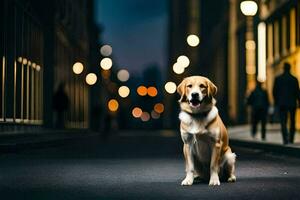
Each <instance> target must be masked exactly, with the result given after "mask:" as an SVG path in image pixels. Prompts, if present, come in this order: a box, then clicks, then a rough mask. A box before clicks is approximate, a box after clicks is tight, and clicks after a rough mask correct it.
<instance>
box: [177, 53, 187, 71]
mask: <svg viewBox="0 0 300 200" xmlns="http://www.w3.org/2000/svg"><path fill="white" fill-rule="evenodd" d="M177 63H179V64H180V65H181V66H182V67H184V68H187V67H188V66H189V65H190V59H189V58H188V57H187V56H185V55H181V56H179V57H178V58H177Z"/></svg>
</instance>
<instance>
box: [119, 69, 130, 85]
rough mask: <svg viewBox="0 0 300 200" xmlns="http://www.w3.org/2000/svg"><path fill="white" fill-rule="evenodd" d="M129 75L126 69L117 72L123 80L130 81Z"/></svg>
mask: <svg viewBox="0 0 300 200" xmlns="http://www.w3.org/2000/svg"><path fill="white" fill-rule="evenodd" d="M129 76H130V75H129V72H128V71H127V70H126V69H121V70H120V71H118V74H117V77H118V79H119V80H120V81H122V82H126V81H128V79H129Z"/></svg>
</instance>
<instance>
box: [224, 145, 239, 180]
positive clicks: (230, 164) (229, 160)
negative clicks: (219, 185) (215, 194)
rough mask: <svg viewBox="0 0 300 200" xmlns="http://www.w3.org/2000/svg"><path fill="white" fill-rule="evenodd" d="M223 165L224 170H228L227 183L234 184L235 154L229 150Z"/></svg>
mask: <svg viewBox="0 0 300 200" xmlns="http://www.w3.org/2000/svg"><path fill="white" fill-rule="evenodd" d="M224 158H225V165H227V166H226V168H227V169H226V170H228V179H227V181H228V182H235V181H236V176H235V160H236V155H235V153H232V152H231V150H228V151H227V152H226V153H225V155H224Z"/></svg>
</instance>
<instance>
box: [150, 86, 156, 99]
mask: <svg viewBox="0 0 300 200" xmlns="http://www.w3.org/2000/svg"><path fill="white" fill-rule="evenodd" d="M148 95H149V96H150V97H155V96H156V95H157V89H156V88H155V87H148Z"/></svg>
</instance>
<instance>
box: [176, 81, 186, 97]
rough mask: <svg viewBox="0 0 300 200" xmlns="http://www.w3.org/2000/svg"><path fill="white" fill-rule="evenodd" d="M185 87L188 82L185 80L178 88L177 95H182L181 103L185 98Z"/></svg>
mask: <svg viewBox="0 0 300 200" xmlns="http://www.w3.org/2000/svg"><path fill="white" fill-rule="evenodd" d="M185 85H186V80H185V79H183V81H181V83H180V84H179V85H178V87H177V93H178V94H179V95H180V99H179V100H178V101H179V102H182V101H183V99H184V98H185Z"/></svg>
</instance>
